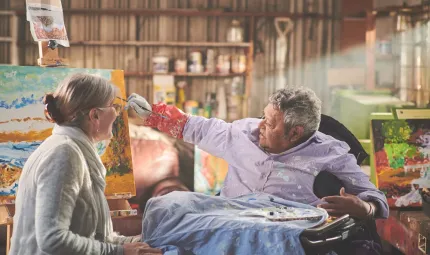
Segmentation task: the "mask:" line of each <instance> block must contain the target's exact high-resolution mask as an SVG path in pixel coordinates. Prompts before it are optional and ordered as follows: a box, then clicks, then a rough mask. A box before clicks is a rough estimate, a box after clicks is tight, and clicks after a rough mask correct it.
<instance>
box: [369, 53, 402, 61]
mask: <svg viewBox="0 0 430 255" xmlns="http://www.w3.org/2000/svg"><path fill="white" fill-rule="evenodd" d="M399 58H400V57H399V56H397V55H392V54H379V53H375V59H376V60H381V61H395V60H398V59H399Z"/></svg>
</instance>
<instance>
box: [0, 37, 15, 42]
mask: <svg viewBox="0 0 430 255" xmlns="http://www.w3.org/2000/svg"><path fill="white" fill-rule="evenodd" d="M12 41H13V38H12V37H4V36H0V42H12Z"/></svg>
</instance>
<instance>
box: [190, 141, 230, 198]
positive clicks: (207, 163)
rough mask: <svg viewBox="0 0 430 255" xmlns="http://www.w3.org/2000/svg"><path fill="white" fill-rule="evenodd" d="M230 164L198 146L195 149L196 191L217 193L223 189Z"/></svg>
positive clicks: (209, 193)
mask: <svg viewBox="0 0 430 255" xmlns="http://www.w3.org/2000/svg"><path fill="white" fill-rule="evenodd" d="M227 171H228V164H227V162H226V161H225V160H223V159H221V158H217V157H215V156H213V155H211V154H209V153H207V152H205V151H203V150H201V149H199V148H198V147H197V146H196V147H195V150H194V191H196V192H201V193H205V194H208V195H215V194H217V193H219V192H220V191H221V188H222V185H223V183H224V179H225V177H226V175H227Z"/></svg>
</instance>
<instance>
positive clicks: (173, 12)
mask: <svg viewBox="0 0 430 255" xmlns="http://www.w3.org/2000/svg"><path fill="white" fill-rule="evenodd" d="M16 12H17V13H18V14H19V15H25V10H21V9H20V10H16ZM63 13H64V15H69V14H73V15H88V14H92V15H126V16H129V15H141V16H160V15H169V16H195V17H207V16H214V17H215V16H216V17H288V18H291V19H303V18H312V19H329V20H332V19H339V17H336V16H328V15H322V14H319V13H290V12H229V11H224V10H222V9H215V10H199V9H159V10H151V9H63Z"/></svg>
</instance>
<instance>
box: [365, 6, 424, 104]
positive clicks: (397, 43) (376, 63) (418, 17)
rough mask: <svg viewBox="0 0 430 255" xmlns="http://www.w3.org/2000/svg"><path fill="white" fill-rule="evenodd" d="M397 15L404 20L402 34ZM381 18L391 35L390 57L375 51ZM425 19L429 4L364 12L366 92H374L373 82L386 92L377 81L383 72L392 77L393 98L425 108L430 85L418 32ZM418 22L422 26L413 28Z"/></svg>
mask: <svg viewBox="0 0 430 255" xmlns="http://www.w3.org/2000/svg"><path fill="white" fill-rule="evenodd" d="M399 15H400V16H404V17H408V20H409V21H408V22H407V30H406V32H404V31H403V28H402V29H401V28H399V27H396V26H398V24H397V25H396V23H397V22H398V20H396V17H397V16H399ZM384 18H386V19H387V20H391V23H389V26H391V29H392V33H393V35H392V36H391V39H390V41H391V49H392V53H390V54H380V53H379V52H378V49H377V43H378V39H377V33H378V31H376V22H377V21H378V22H379V21H380V19H384ZM397 19H398V17H397ZM429 19H430V2H429V1H422V2H421V3H420V4H417V5H411V6H408V5H401V6H392V5H387V6H384V7H377V8H374V9H373V10H372V11H369V12H368V14H367V22H366V23H367V27H368V30H367V35H366V52H367V54H366V55H367V56H366V59H367V67H366V68H367V78H368V80H367V84H366V87H367V89H378V86H377V85H378V84H375V81H377V80H378V81H379V82H380V84H379V85H380V86H382V88H386V87H387V86H384V85H388V84H384V83H383V81H382V80H383V79H379V78H380V77H381V76H382V74H381V75H379V77H378V75H377V72H378V69H379V70H382V71H380V72H381V73H383V72H385V73H384V75H387V74H386V72H387V71H390V72H392V74H391V75H392V77H393V86H392V87H391V88H390V89H392V91H393V94H396V95H397V96H399V97H400V98H401V99H402V100H404V101H409V102H416V103H417V105H418V106H421V107H424V106H426V102H428V97H429V95H430V88H429V86H430V85H429V83H430V81H429V80H428V77H427V74H426V73H425V72H427V71H426V67H428V64H429V63H430V62H428V56H425V55H426V54H427V53H426V50H427V47H428V46H427V44H428V42H426V39H425V38H423V36H425V33H422V31H421V30H422V29H421V28H419V27H420V26H426V23H427V24H428V22H429ZM419 22H423V24H421V25H419V26H418V27H417V24H419ZM405 24H406V23H405ZM388 28H389V27H387V28H386V29H388ZM417 38H421V39H419V40H418V39H417ZM416 40H418V41H416ZM402 48H405V49H402ZM406 48H407V49H406ZM402 51H403V53H402ZM406 53H407V54H406ZM417 54H420V55H421V57H420V58H417V57H419V56H417ZM402 76H403V77H402ZM376 77H378V78H376Z"/></svg>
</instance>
